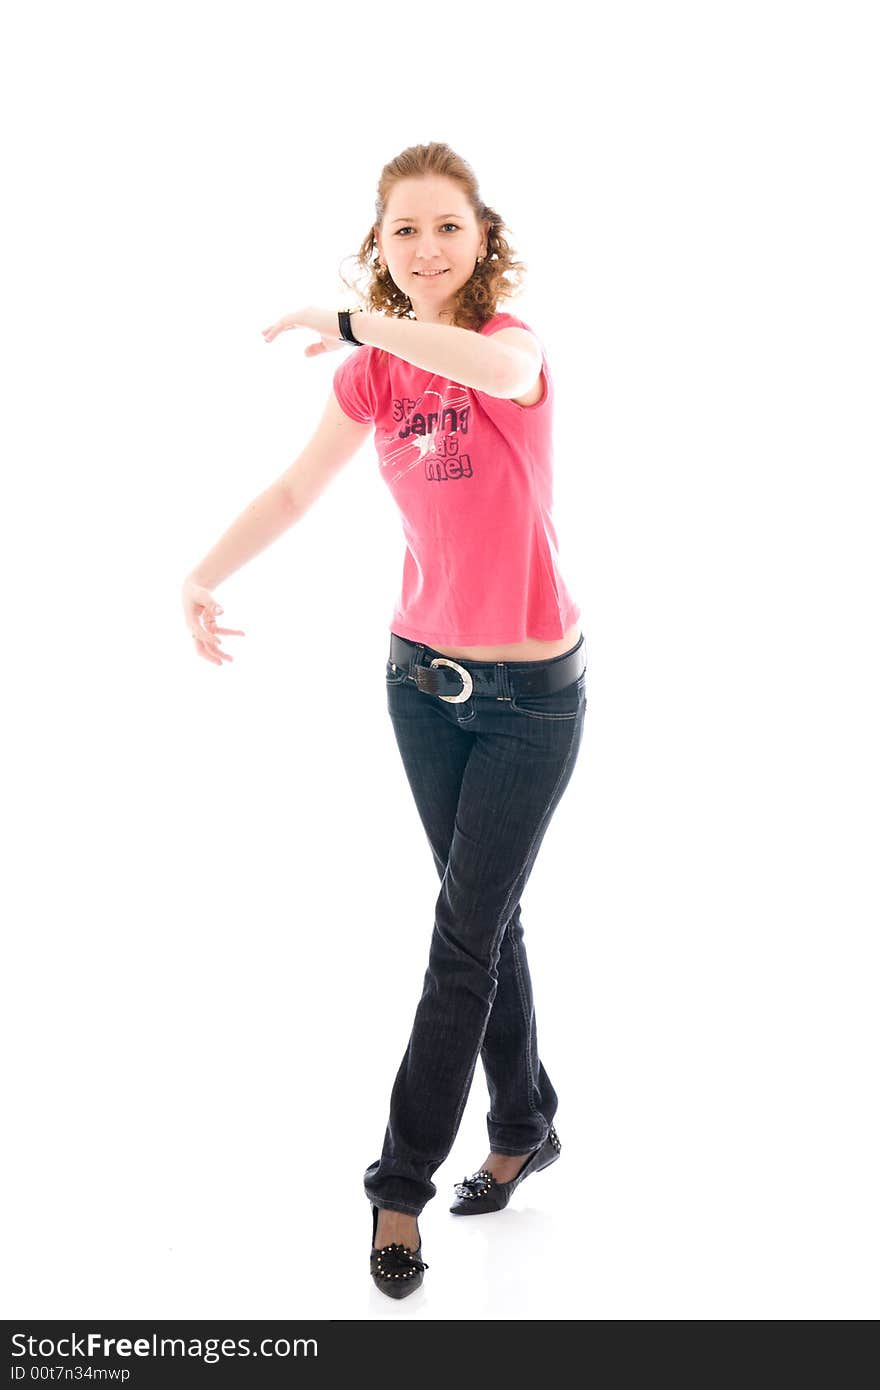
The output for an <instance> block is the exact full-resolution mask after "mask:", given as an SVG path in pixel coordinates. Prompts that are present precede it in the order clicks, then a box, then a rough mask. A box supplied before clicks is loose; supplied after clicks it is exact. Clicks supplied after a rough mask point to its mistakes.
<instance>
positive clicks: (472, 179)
mask: <svg viewBox="0 0 880 1390" xmlns="http://www.w3.org/2000/svg"><path fill="white" fill-rule="evenodd" d="M429 174H438V175H442V176H443V177H444V178H448V179H455V180H456V182H457V183H459V184H460V185H461V188H462V192H463V193H464V196H465V197H466V199H467V201H468V202H469V204H470V206H471V207H472V208H473V211H474V216H475V218H476V220H477V221H478V222H488V223H489V228H488V231H487V233H486V237H487V241H486V246H487V254H486V256H485V258H484V259H483V260H481V261H480V263H479V265H477V266H475V267H474V271H473V274H472V275H471V277H470V279H469V280H468V281H467V282H466V283H465V284H464V285H463V286H462V287H461V289H460V290H459V291H458V293H457V295H456V297H455V301H454V316H453V322H454V323H455V324H456V325H457V326H458V327H461V328H471V329H474V330H476V331H479V330H480V329H481V328H482V327H483V324H485V323H487V322H488V321H489V319H490V318H491V317H492V316H493V314H495V313H497V312H498V310H497V304H498V302H499V300H506V299H512V298H514V297H515V296H516V295H517V294H520V293H521V292H522V288H523V285H522V281H523V274H524V272H525V270H526V269H527V267H526V265H525V263H524V262H522V261H518V260H516V259H515V257H514V253H513V250H512V248H511V246H510V244H509V243H508V240H507V237H506V235H505V233H506V232H507V228H506V227H505V225H504V222H503V221H502V219H501V218H500V216H499V215H498V213H497V212H496V211H495V209H494V208H490V207H488V206H487V205H486V204H485V203H484V202H483V199H482V197H481V196H480V190H479V186H478V184H477V179H476V176H475V174H474V172H473V170H472V169H471V167H470V165H469V164H468V163H467V161H466V160H464V159H462V158H461V156H460V155H458V154H456V153H455V151H454V150H452V149H450V147H449V145H445V144H443V143H442V142H439V141H433V142H432V143H431V144H429V145H410V146H409V147H408V148H407V149H405V150H402V151H401V153H400V154H398V155H396V156H395V157H394V159H391V160H389V162H388V163H387V164H386V165H385V167H384V168H383V170H382V173H381V174H380V176H379V184H378V188H377V192H376V220H375V222H374V224H373V226H372V227H371V228H370V230H369V232H368V233H367V235H366V236H365V237H364V239H363V241H362V242H361V245H360V249H359V250H358V252H357V254H356V256H354V257H351V256H347V257H346V258H345V259H346V260H352V259H354V260H355V261H356V262H357V266H358V267H359V270H360V271H362V272H366V275H367V283H366V286H365V287H362V286H361V284H359V283H358V273H357V272H355V278H354V279H353V280H348V279H346V277H345V276H344V275H343V274H342V271H341V270H340V272H339V273H340V278H341V279H342V282H343V284H344V285H346V286H347V288H348V289H350V290H354V292H355V293H356V294H357V295H358V296H359V297H360V299H361V303H362V307H363V308H364V309H365V310H366V312H367V313H381V314H389V315H391V316H393V317H394V318H399V319H400V318H411V317H412V316H413V307H412V301H411V300H410V297H409V295H407V294H404V293H403V291H402V290H401V289H399V288H398V286H397V285H395V283H394V281H393V280H392V279H391V276H390V275H389V274H388V271H387V269H383V268H382V267H380V265H379V259H378V246H377V242H376V228H377V227H379V226H381V224H382V219H383V218H384V216H385V211H386V208H387V206H388V199H389V197H390V194H391V189H392V188H393V186H394V185H395V184H396V183H397V182H398V180H400V179H412V178H420V177H423V176H425V175H429ZM374 252H375V253H376V255H375V256H374ZM343 264H344V262H343ZM508 277H509V278H508Z"/></svg>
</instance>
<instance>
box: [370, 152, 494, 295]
mask: <svg viewBox="0 0 880 1390" xmlns="http://www.w3.org/2000/svg"><path fill="white" fill-rule="evenodd" d="M488 226H489V224H488V222H484V223H478V222H477V221H476V219H475V217H474V214H473V210H472V209H471V206H470V204H469V203H468V201H467V199H466V198H465V196H464V191H463V189H462V188H461V186H460V184H458V183H456V181H455V180H454V179H447V178H443V177H441V176H439V175H436V174H430V175H425V176H424V177H421V178H414V179H401V180H399V181H398V182H397V183H396V184H395V185H394V186H393V188H392V190H391V194H390V197H389V199H388V206H387V208H386V210H385V217H384V220H383V222H382V226H381V227H380V228H379V229H378V230H377V240H378V243H379V254H380V257H381V259H382V261H384V262H385V264H386V265H387V267H388V274H389V275H390V276H391V279H392V280H393V281H394V283H395V285H397V287H398V289H400V290H402V291H403V293H404V294H406V295H409V298H410V300H411V301H412V306H413V311H414V313H415V316H416V318H417V319H419V320H421V321H423V322H425V323H450V322H451V321H452V313H453V311H452V305H453V303H454V299H455V295H456V293H457V292H458V290H460V289H461V287H462V285H464V284H466V283H467V281H468V280H469V279H470V277H471V275H472V274H473V272H474V265H475V263H476V259H477V257H478V256H485V255H486V235H487V232H488ZM431 271H440V272H442V273H441V274H434V275H432V274H431V273H430V272H431Z"/></svg>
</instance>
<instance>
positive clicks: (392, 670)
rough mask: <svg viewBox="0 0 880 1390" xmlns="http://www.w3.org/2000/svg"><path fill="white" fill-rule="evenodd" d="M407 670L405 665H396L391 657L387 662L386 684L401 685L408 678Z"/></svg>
mask: <svg viewBox="0 0 880 1390" xmlns="http://www.w3.org/2000/svg"><path fill="white" fill-rule="evenodd" d="M406 677H407V671H406V667H405V666H395V664H394V662H393V661H392V660H391V658H390V657H389V658H388V660H387V661H386V663H385V684H386V685H401V684H402V682H403V681H405V680H406Z"/></svg>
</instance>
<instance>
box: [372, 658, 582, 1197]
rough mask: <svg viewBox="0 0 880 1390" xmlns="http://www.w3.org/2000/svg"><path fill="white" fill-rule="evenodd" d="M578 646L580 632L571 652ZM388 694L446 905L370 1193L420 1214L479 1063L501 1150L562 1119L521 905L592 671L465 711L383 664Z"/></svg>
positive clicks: (533, 1138) (470, 704)
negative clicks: (543, 1052)
mask: <svg viewBox="0 0 880 1390" xmlns="http://www.w3.org/2000/svg"><path fill="white" fill-rule="evenodd" d="M583 643H584V638H583V635H581V638H580V641H579V642H578V643H577V647H578V648H580V647H582V646H583ZM423 652H424V656H423V664H424V663H425V662H427V661H430V659H431V658H432V657H434V656H437V655H440V653H438V652H437V651H436V650H435V649H434V648H432V647H427V646H426V647H424V648H423ZM562 659H563V658H562V657H555V658H550V660H549V661H542V662H539V663H535V662H515V663H514V662H507V663H505V664H506V666H507V669H508V671H509V672H512V673H514V677H515V672H516V670H517V667H527V668H528V669H532V670H533V669H534V668H535V666H536V665H540V666H547V665H552V664H553V662H554V661H561V660H562ZM461 664H462V665H464V666H466V667H469V668H473V667H476V666H482V667H484V668H485V667H491V666H493V665H495V663H494V662H471V661H468V662H462V663H461ZM385 681H386V686H387V697H388V712H389V714H390V717H391V722H392V725H393V728H394V734H395V737H396V739H397V745H398V747H399V749H400V754H401V757H402V759H403V765H404V768H405V771H406V776H407V779H408V781H409V784H410V787H411V789H412V793H413V796H414V798H415V803H416V806H417V808H418V812H419V815H420V817H421V820H422V823H423V825H424V827H425V831H426V833H427V837H428V842H429V844H430V847H431V851H432V854H433V856H434V863H435V865H436V868H437V873H438V874H439V876H440V893H439V896H438V898H437V901H436V905H435V908H434V928H433V933H432V936H431V946H430V954H429V959H428V968H427V971H426V972H425V979H424V988H423V990H422V997H421V999H420V1000H419V1004H418V1007H417V1009H416V1014H415V1019H414V1022H413V1027H412V1033H411V1035H410V1039H409V1043H408V1045H407V1049H406V1052H405V1054H404V1057H403V1060H402V1062H401V1064H400V1068H399V1070H398V1073H397V1077H396V1079H395V1082H394V1087H393V1090H392V1093H391V1107H390V1115H389V1119H388V1126H387V1129H386V1131H385V1140H384V1144H383V1146H382V1156H381V1158H379V1159H378V1160H377V1161H376V1162H375V1163H371V1164H370V1166H369V1168H367V1170H366V1172H365V1174H364V1188H365V1191H366V1193H367V1196H368V1197H369V1198H370V1200H371V1201H372V1202H375V1203H376V1205H377V1206H379V1207H390V1208H392V1209H394V1210H395V1211H405V1212H410V1213H412V1214H413V1215H418V1214H419V1212H420V1211H421V1210H422V1208H423V1207H424V1205H425V1203H426V1202H428V1201H430V1199H431V1198H432V1197H433V1196H434V1195H435V1193H436V1191H437V1188H436V1186H435V1185H434V1183H433V1182H432V1181H431V1177H432V1175H433V1174H434V1172H435V1171H436V1169H437V1168H439V1166H440V1164H441V1163H442V1162H443V1160H444V1159H445V1158H446V1157H447V1155H448V1154H449V1151H450V1149H451V1148H452V1145H453V1142H454V1140H455V1136H456V1134H457V1133H458V1128H459V1124H460V1122H461V1116H462V1112H463V1110H464V1105H465V1101H466V1100H467V1097H468V1092H469V1091H470V1087H471V1082H472V1081H473V1076H474V1071H475V1069H476V1064H477V1058H482V1062H483V1067H484V1069H485V1073H486V1080H487V1083H488V1088H489V1098H490V1109H489V1113H488V1115H487V1123H488V1130H489V1144H490V1147H491V1149H492V1150H493V1151H494V1152H495V1153H506V1154H524V1153H528V1152H529V1151H530V1150H531V1149H534V1148H537V1147H538V1146H539V1145H540V1144H541V1143H543V1141H544V1139H545V1138H546V1137H547V1132H548V1130H549V1128H550V1125H551V1123H552V1121H553V1117H554V1115H555V1113H556V1106H557V1096H556V1092H555V1091H554V1089H553V1087H552V1085H551V1083H550V1078H549V1077H548V1075H547V1072H546V1071H545V1069H544V1067H543V1065H542V1063H541V1060H540V1058H539V1056H538V1038H537V1031H536V1026H535V1007H534V1003H533V1000H532V987H531V981H530V979H529V967H528V961H527V959H526V950H525V943H524V940H523V925H522V917H521V913H520V898H521V896H522V892H523V889H524V888H525V885H526V883H527V882H528V878H529V874H530V873H531V871H532V866H533V865H534V863H535V858H536V856H537V853H538V850H539V849H540V847H541V842H542V841H543V838H544V835H545V833H546V830H547V826H548V825H549V823H550V819H551V817H552V815H553V812H554V811H555V809H556V807H557V805H558V804H559V801H560V799H561V797H562V794H563V792H564V791H565V788H566V787H567V785H568V782H569V780H570V778H571V774H572V772H573V770H574V766H575V761H576V759H577V755H578V751H579V748H580V744H581V738H582V735H583V726H584V715H585V712H586V694H585V683H586V674H585V673H584V674H583V675H582V676H581V677H580V678H579V679H578V680H576V681H574V682H573V683H572V684H570V685H567V686H565V687H564V688H563V689H561V690H558V691H555V692H554V693H553V694H552V695H530V696H527V697H522V698H520V699H517V698H514V699H513V700H499V699H496V698H495V697H494V696H486V695H482V696H478V695H472V696H471V697H470V698H469V699H468V700H466V701H463V702H462V703H459V704H454V703H451V702H449V701H446V700H443V699H441V697H440V696H439V695H430V694H428V693H427V692H425V691H422V690H420V689H419V688H418V686H417V685H416V683H415V681H414V680H413V679H412V678H411V677H410V675H409V671H408V670H403V669H400V668H395V667H394V666H392V664H391V662H390V660H389V661H388V663H387V665H386V670H385ZM575 867H576V866H574V865H573V866H572V870H573V872H574V870H575ZM572 892H573V893H574V892H575V888H574V884H573V885H572Z"/></svg>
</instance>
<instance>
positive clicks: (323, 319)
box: [263, 308, 345, 357]
mask: <svg viewBox="0 0 880 1390" xmlns="http://www.w3.org/2000/svg"><path fill="white" fill-rule="evenodd" d="M288 328H311V329H312V331H313V332H314V333H319V334H320V341H319V342H317V343H309V345H308V347H307V348H306V349H305V353H304V355H305V356H306V357H317V356H318V354H319V353H322V352H335V351H336V349H337V348H341V347H345V343H344V342H342V340H341V339H340V337H339V317H338V315H337V313H336V311H335V310H333V309H311V308H306V309H295V310H294V312H293V313H292V314H285V315H284V317H283V318H280V319H279V320H278V322H277V323H273V324H272V325H271V327H269V328H264V329H263V337H264V338H265V340H266V342H267V343H271V342H272V341H273V339H275V338H277V337H278V334H279V333H284V332H286V331H287V329H288Z"/></svg>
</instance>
